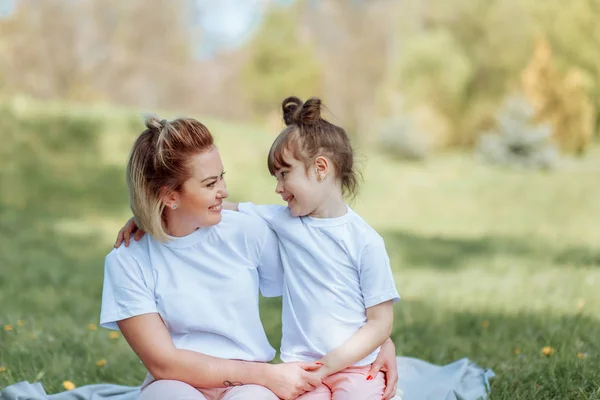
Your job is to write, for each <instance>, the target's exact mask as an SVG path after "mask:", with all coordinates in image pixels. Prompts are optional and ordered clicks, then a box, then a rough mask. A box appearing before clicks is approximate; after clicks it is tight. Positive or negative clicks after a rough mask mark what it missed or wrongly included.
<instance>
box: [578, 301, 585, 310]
mask: <svg viewBox="0 0 600 400" xmlns="http://www.w3.org/2000/svg"><path fill="white" fill-rule="evenodd" d="M583 306H585V300H584V299H580V300H579V301H578V302H577V311H581V310H583Z"/></svg>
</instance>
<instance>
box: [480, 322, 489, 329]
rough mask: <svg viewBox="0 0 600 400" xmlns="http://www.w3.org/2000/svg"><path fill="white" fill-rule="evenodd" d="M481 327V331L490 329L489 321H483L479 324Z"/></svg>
mask: <svg viewBox="0 0 600 400" xmlns="http://www.w3.org/2000/svg"><path fill="white" fill-rule="evenodd" d="M481 327H482V328H483V329H487V328H489V327H490V321H483V322H481Z"/></svg>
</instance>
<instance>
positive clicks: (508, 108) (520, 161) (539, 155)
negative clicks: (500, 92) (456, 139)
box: [477, 97, 558, 169]
mask: <svg viewBox="0 0 600 400" xmlns="http://www.w3.org/2000/svg"><path fill="white" fill-rule="evenodd" d="M551 138H552V130H551V128H550V126H548V125H535V111H534V110H533V107H532V106H531V105H530V104H529V103H528V102H527V100H525V99H524V98H520V97H513V98H510V99H508V100H507V102H506V104H505V105H504V107H503V108H502V109H501V110H500V111H499V113H498V117H497V127H496V131H495V132H490V133H487V134H483V135H482V136H481V137H480V138H479V145H478V148H477V152H478V154H479V155H480V156H481V157H482V158H483V159H485V160H486V161H489V162H491V163H494V164H500V165H507V166H516V167H525V168H542V169H549V168H552V167H554V166H555V165H556V163H557V161H558V153H557V150H556V148H555V146H554V145H553V144H552V142H551Z"/></svg>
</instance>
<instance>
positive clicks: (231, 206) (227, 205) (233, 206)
mask: <svg viewBox="0 0 600 400" xmlns="http://www.w3.org/2000/svg"><path fill="white" fill-rule="evenodd" d="M238 204H239V203H234V202H232V201H224V202H223V209H224V210H231V211H239V210H238Z"/></svg>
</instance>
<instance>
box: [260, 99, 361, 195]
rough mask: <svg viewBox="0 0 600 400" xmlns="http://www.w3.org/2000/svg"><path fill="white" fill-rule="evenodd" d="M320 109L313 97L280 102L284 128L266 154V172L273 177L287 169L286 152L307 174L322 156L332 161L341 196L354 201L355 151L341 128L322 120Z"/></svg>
mask: <svg viewBox="0 0 600 400" xmlns="http://www.w3.org/2000/svg"><path fill="white" fill-rule="evenodd" d="M321 105H322V102H321V100H320V99H318V98H314V97H313V98H310V99H308V100H307V101H306V102H304V103H303V102H302V101H301V100H300V99H299V98H297V97H288V98H287V99H285V100H284V101H283V103H282V104H281V109H282V111H283V120H284V121H285V124H286V125H287V126H286V128H285V129H284V130H283V131H282V132H281V133H280V134H279V136H278V137H277V139H275V142H273V145H272V146H271V150H270V151H269V157H268V160H267V164H268V167H269V172H271V175H275V172H276V171H277V170H278V169H281V168H283V167H286V168H289V167H290V164H289V163H288V162H286V160H285V159H284V153H285V151H286V150H287V151H288V152H289V154H291V155H292V156H293V157H294V158H295V159H297V160H299V161H302V162H304V165H305V166H306V168H307V170H308V168H310V166H311V164H312V162H313V161H314V159H315V158H316V157H317V156H319V155H323V156H326V157H327V158H329V159H330V160H331V161H332V163H333V167H334V170H335V173H336V177H337V178H339V179H340V181H341V183H342V191H343V193H344V194H345V195H349V196H350V197H354V196H356V193H357V192H358V174H357V172H356V170H355V165H354V150H353V149H352V146H351V144H350V139H349V138H348V135H347V134H346V131H345V130H344V129H343V128H341V127H339V126H337V125H334V124H332V123H330V122H329V121H326V120H325V119H323V118H321Z"/></svg>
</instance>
